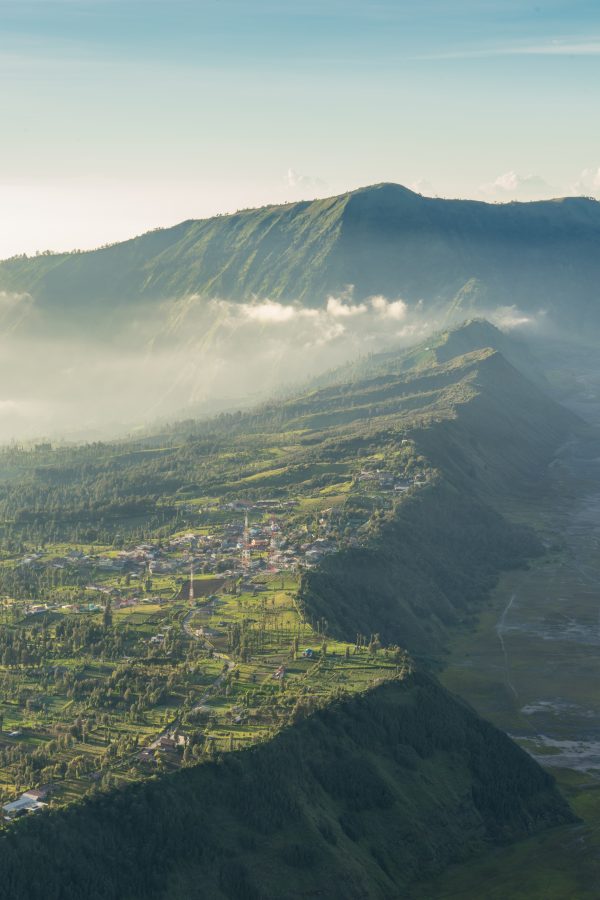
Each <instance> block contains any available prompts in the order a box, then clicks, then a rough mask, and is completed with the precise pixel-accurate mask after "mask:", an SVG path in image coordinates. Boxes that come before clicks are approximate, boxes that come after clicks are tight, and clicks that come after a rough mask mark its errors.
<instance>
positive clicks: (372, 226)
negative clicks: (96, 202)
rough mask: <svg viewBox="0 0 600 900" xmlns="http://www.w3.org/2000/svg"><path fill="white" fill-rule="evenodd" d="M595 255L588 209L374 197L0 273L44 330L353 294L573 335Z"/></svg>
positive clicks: (586, 310)
mask: <svg viewBox="0 0 600 900" xmlns="http://www.w3.org/2000/svg"><path fill="white" fill-rule="evenodd" d="M599 241H600V204H598V203H597V202H596V201H594V200H590V199H585V198H566V199H561V200H552V201H543V202H531V203H509V204H486V203H480V202H474V201H463V200H440V199H433V198H429V197H422V196H420V195H418V194H415V193H412V192H411V191H409V190H407V189H406V188H403V187H401V186H399V185H394V184H380V185H375V186H373V187H367V188H363V189H361V190H358V191H354V192H351V193H349V194H343V195H341V196H339V197H333V198H330V199H327V200H315V201H312V202H302V203H290V204H287V205H284V206H270V207H264V208H262V209H257V210H245V211H243V212H238V213H235V214H232V215H224V216H218V217H216V218H213V219H208V220H201V221H194V220H192V221H188V222H184V223H182V224H180V225H177V226H176V227H174V228H170V229H165V230H159V231H155V232H151V233H149V234H146V235H143V236H141V237H138V238H135V239H133V240H130V241H126V242H124V243H121V244H116V245H114V246H109V247H106V248H103V249H99V250H96V251H93V252H85V253H70V254H64V253H63V254H57V255H43V256H40V257H37V258H33V259H26V258H21V257H20V258H14V259H11V260H8V261H6V262H4V263H2V264H0V291H4V292H12V293H16V294H19V295H20V294H22V293H28V294H30V295H31V297H32V298H33V302H34V307H35V308H36V309H37V310H39V311H41V312H42V313H43V315H44V316H46V317H48V319H49V320H51V319H52V317H53V316H66V315H67V314H68V316H70V317H73V316H74V317H75V321H77V319H78V318H79V317H81V316H83V319H84V320H85V318H86V317H88V316H89V315H93V316H95V317H98V315H99V314H100V313H101V312H102V311H106V309H108V308H110V309H113V310H114V309H120V310H121V311H123V308H125V309H127V308H130V307H133V308H135V306H136V304H138V303H139V302H141V301H153V302H154V301H163V300H170V301H172V300H177V299H180V298H184V297H189V296H190V295H199V296H200V297H201V298H214V297H220V298H226V299H230V300H235V301H243V300H252V299H254V298H261V297H262V298H265V297H268V298H271V299H274V300H281V301H300V302H302V303H304V304H307V305H314V306H318V305H321V304H322V303H323V302H324V301H325V299H326V297H327V296H328V295H329V294H332V293H333V294H338V293H339V292H341V291H344V290H346V288H347V287H348V286H349V285H352V286H353V290H354V298H355V299H357V300H360V299H362V298H365V297H370V296H374V295H384V296H386V297H389V298H395V297H402V298H403V299H404V300H406V301H407V302H408V303H409V305H416V304H417V303H418V302H419V301H423V302H424V307H423V311H424V312H425V313H430V312H432V311H435V312H436V313H438V314H439V313H440V312H441V313H444V314H447V315H448V316H451V317H453V318H454V319H455V320H456V319H460V318H465V317H467V316H470V315H476V314H478V313H482V312H485V311H486V310H489V309H491V308H494V307H496V306H507V305H510V306H512V305H516V306H518V307H519V308H520V309H522V310H525V311H530V312H534V313H537V312H538V311H539V310H544V311H545V313H546V314H547V315H548V318H549V320H550V321H551V322H553V323H555V324H559V325H561V326H562V327H565V326H566V327H568V328H569V329H571V330H580V331H581V332H582V333H584V331H585V330H586V329H589V328H597V326H598V324H599V322H600V310H599V307H598V304H597V296H596V285H597V283H598V278H599V275H600V262H599V261H598V260H599V259H600V257H599V255H598V246H599ZM567 298H568V302H567ZM128 315H129V316H131V315H134V312H133V310H130V312H129V313H128ZM34 324H35V321H34V319H32V321H31V323H30V325H31V327H34ZM67 324H73V322H72V321H71V320H70V319H66V318H65V321H64V322H63V326H64V327H66V326H67Z"/></svg>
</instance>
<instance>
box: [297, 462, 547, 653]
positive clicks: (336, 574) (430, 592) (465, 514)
mask: <svg viewBox="0 0 600 900" xmlns="http://www.w3.org/2000/svg"><path fill="white" fill-rule="evenodd" d="M540 552H541V546H540V545H539V543H538V541H537V539H536V537H535V536H534V535H533V534H532V533H531V532H529V531H526V530H525V529H521V528H516V527H515V526H513V525H511V524H509V523H508V522H507V521H506V520H505V519H503V518H502V517H501V516H500V515H499V514H498V513H496V512H495V511H494V510H492V509H491V508H490V507H489V506H487V505H484V504H483V503H481V502H480V501H478V500H477V499H476V498H475V497H474V496H473V495H472V494H470V493H468V492H465V491H460V490H458V489H456V488H455V487H453V486H452V485H450V484H449V483H448V482H446V481H443V480H441V479H440V481H439V482H437V483H436V484H433V485H430V486H428V487H426V488H421V489H420V490H419V491H418V493H416V494H415V495H414V496H412V497H410V498H407V499H406V500H404V501H403V502H402V503H401V504H400V505H399V507H398V509H397V511H396V513H395V515H394V516H393V517H390V518H389V519H388V520H387V521H386V522H385V523H384V524H383V525H382V526H381V527H380V529H379V530H378V531H377V533H376V534H375V535H374V536H373V538H372V540H371V541H370V544H369V546H367V547H365V548H352V549H349V550H345V551H343V552H341V553H339V554H335V555H332V556H329V557H327V558H326V559H325V560H323V562H322V563H321V565H320V566H319V568H318V569H313V570H310V571H309V572H307V573H306V574H305V576H304V578H303V582H302V587H301V591H300V596H301V599H302V601H303V603H304V606H305V608H306V610H307V613H308V615H309V616H311V617H314V619H315V620H317V619H320V618H325V619H326V620H327V623H328V628H329V629H330V630H332V631H333V633H335V634H337V635H340V636H341V635H343V636H344V637H345V638H346V639H349V638H352V636H353V635H355V634H356V632H360V633H361V634H365V635H367V636H368V635H369V634H372V633H373V632H377V633H379V634H380V636H381V639H382V640H383V642H384V643H385V644H389V643H396V644H399V645H400V646H402V647H407V648H408V649H409V650H410V652H411V653H414V654H416V655H417V656H418V657H420V658H423V659H425V660H428V661H431V660H432V659H437V658H438V657H439V655H440V653H441V652H442V650H443V648H444V646H445V643H446V640H447V638H448V633H449V630H450V629H452V628H453V627H455V626H456V625H458V624H460V623H461V622H463V621H465V620H466V619H468V618H469V616H471V615H474V614H477V612H478V611H479V609H480V608H481V604H482V602H483V600H484V599H485V598H486V596H487V594H488V592H489V590H490V589H491V588H492V587H493V586H494V584H495V582H496V579H497V577H498V575H499V574H500V572H501V571H502V570H504V569H509V568H512V567H516V566H519V565H524V564H525V562H526V560H527V559H528V558H530V557H532V556H535V555H537V554H538V553H540Z"/></svg>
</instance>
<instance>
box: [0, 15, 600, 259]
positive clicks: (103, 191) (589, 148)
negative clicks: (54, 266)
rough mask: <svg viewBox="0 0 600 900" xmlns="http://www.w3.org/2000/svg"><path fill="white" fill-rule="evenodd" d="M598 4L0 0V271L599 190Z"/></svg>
mask: <svg viewBox="0 0 600 900" xmlns="http://www.w3.org/2000/svg"><path fill="white" fill-rule="evenodd" d="M599 67H600V4H599V3H598V2H597V0H587V2H583V0H570V2H563V0H538V2H535V0H534V2H528V0H457V2H446V0H419V2H415V0H410V2H406V0H382V2H370V0H302V2H298V0H277V2H275V0H167V2H164V0H0V78H1V79H2V82H1V83H2V90H1V91H0V210H1V215H0V258H4V257H7V256H11V255H13V254H16V253H33V252H35V251H37V250H41V251H43V250H45V249H52V250H63V249H74V248H82V249H83V248H88V247H93V246H98V245H101V244H103V243H106V242H112V241H117V240H121V239H125V238H127V237H129V236H132V235H134V234H139V233H141V232H143V231H147V230H149V229H151V228H155V227H164V226H168V225H171V224H175V223H176V222H178V221H181V220H183V219H188V218H201V217H205V216H210V215H214V214H216V213H219V212H229V211H233V210H236V209H239V208H245V207H249V206H260V205H264V204H266V203H281V202H287V201H291V200H298V199H310V198H312V197H316V196H328V195H331V194H337V193H341V192H343V191H345V190H350V189H353V188H356V187H359V186H362V185H366V184H371V183H377V182H382V181H395V182H399V183H401V184H404V185H407V186H408V187H412V188H413V189H415V190H418V191H420V192H422V193H424V194H428V195H432V196H433V195H437V196H442V197H470V198H476V199H485V200H489V201H494V202H506V201H510V200H529V199H541V198H546V197H553V196H564V195H566V194H585V195H588V196H597V197H599V198H600V117H599V116H598V115H597V96H598V89H599V87H600V75H599V72H600V68H599Z"/></svg>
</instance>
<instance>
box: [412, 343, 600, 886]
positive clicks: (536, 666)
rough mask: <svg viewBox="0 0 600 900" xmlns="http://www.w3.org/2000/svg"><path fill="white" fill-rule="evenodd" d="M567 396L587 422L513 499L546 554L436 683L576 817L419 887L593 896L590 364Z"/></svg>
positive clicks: (599, 834) (595, 493) (594, 553)
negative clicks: (526, 493)
mask: <svg viewBox="0 0 600 900" xmlns="http://www.w3.org/2000/svg"><path fill="white" fill-rule="evenodd" d="M587 362H588V366H584V367H582V371H583V372H587V374H582V375H581V376H580V377H579V379H578V388H577V391H576V393H575V394H574V395H572V396H570V398H569V401H568V402H569V405H570V406H571V408H573V409H575V410H576V411H577V412H578V414H579V415H581V416H582V417H583V418H584V419H585V420H586V421H587V422H589V423H590V425H591V427H590V429H589V430H587V431H586V432H584V433H583V434H580V435H579V436H578V437H576V438H573V439H571V440H569V441H568V442H567V443H566V444H565V445H564V446H563V447H562V448H561V449H560V451H559V452H558V454H557V457H556V459H555V461H554V462H553V463H552V464H551V466H550V468H549V472H548V478H549V491H548V493H547V495H545V496H543V497H540V498H539V499H538V501H537V502H536V503H535V504H530V505H527V506H521V507H520V508H519V507H514V506H513V509H512V512H513V515H514V516H515V517H519V516H520V517H521V518H522V519H524V520H526V521H529V522H530V523H531V524H532V525H534V526H535V527H536V529H537V530H538V531H539V533H540V534H541V535H542V536H543V538H544V541H545V543H546V546H547V548H548V550H547V553H546V555H545V556H544V557H542V558H541V559H540V560H538V561H534V562H532V563H531V564H530V567H529V569H528V571H526V572H518V573H505V574H504V575H502V576H501V578H500V581H499V583H498V585H497V587H496V588H495V589H494V591H493V592H492V594H491V598H490V603H489V606H488V608H487V609H486V610H485V611H484V612H483V614H482V616H481V618H480V620H479V623H478V625H477V627H476V629H475V632H474V633H473V634H465V635H463V636H462V637H459V638H457V639H455V640H454V641H453V642H452V650H451V655H450V658H449V660H448V664H447V666H446V668H445V669H444V671H443V672H442V674H441V680H442V682H443V683H444V684H445V685H446V686H447V687H448V688H449V689H450V690H452V691H454V692H456V693H458V694H460V696H463V697H465V699H467V700H468V701H469V702H470V703H472V704H473V706H474V707H475V708H476V709H477V710H478V711H479V712H480V713H481V714H482V715H484V716H486V717H487V718H489V719H490V720H491V721H493V722H494V723H495V724H497V725H499V726H500V727H501V728H502V729H504V730H506V731H507V732H508V733H509V734H510V735H511V736H512V737H513V738H514V739H515V740H516V741H517V742H518V743H519V744H520V745H521V746H522V747H524V748H525V749H526V750H527V751H528V752H529V753H530V754H531V755H532V756H533V757H534V759H536V760H537V761H538V762H539V763H540V764H542V765H543V766H544V767H546V768H548V769H549V771H551V772H552V773H553V775H554V776H555V777H556V778H557V781H558V783H559V785H560V786H561V788H562V790H563V791H564V793H565V796H567V798H568V799H569V801H570V803H571V804H572V806H573V809H574V810H575V812H576V813H577V814H578V815H579V816H580V817H581V820H582V821H581V824H580V825H578V826H574V827H573V826H571V827H569V829H568V830H567V831H561V832H557V833H556V834H547V835H545V836H543V837H540V838H537V839H535V840H534V841H532V842H530V843H527V844H525V845H523V846H522V847H519V848H514V849H511V850H505V851H495V852H494V853H493V854H491V855H490V856H488V857H483V858H482V859H481V860H480V862H479V864H478V865H477V864H476V865H475V866H473V865H471V866H469V867H468V869H467V868H466V867H465V868H460V867H459V868H457V869H456V871H454V872H450V873H446V875H445V876H444V878H443V880H442V881H440V882H439V883H437V884H428V885H427V886H426V887H425V888H424V889H423V894H419V893H418V894H417V895H418V896H419V897H421V896H422V897H423V898H425V897H427V898H430V897H436V898H440V900H444V898H448V900H450V898H453V897H456V898H458V897H460V898H465V900H466V898H469V900H470V898H473V900H475V898H477V897H479V896H480V893H479V890H480V888H479V885H480V883H481V879H485V881H486V885H487V887H486V896H489V897H492V898H498V900H500V898H503V897H506V896H510V897H511V898H512V897H523V898H527V900H531V898H536V900H537V898H540V900H545V898H557V900H563V898H572V900H580V898H582V900H583V898H585V900H587V898H590V900H591V898H595V897H596V896H597V895H598V891H599V890H600V699H599V694H598V684H599V679H600V657H599V655H598V648H599V646H600V589H599V585H600V553H599V550H600V490H599V484H600V434H599V432H598V426H599V425H600V414H599V413H600V407H599V404H598V391H597V388H598V377H597V375H596V373H595V370H594V366H593V364H592V366H591V367H590V365H589V359H588V360H587Z"/></svg>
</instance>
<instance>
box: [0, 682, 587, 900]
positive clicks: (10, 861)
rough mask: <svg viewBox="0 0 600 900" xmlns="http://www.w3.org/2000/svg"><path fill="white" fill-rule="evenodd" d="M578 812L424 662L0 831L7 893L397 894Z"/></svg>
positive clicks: (385, 899) (272, 898) (2, 891)
mask: <svg viewBox="0 0 600 900" xmlns="http://www.w3.org/2000/svg"><path fill="white" fill-rule="evenodd" d="M570 821H572V816H571V814H570V812H569V810H568V808H567V807H566V805H565V803H564V801H563V800H562V798H561V797H560V796H559V795H558V794H557V792H556V790H555V788H554V786H553V782H552V779H551V778H550V777H549V776H548V775H547V774H546V773H544V772H543V771H542V769H540V768H539V766H537V765H536V764H535V763H534V762H533V761H532V760H531V759H530V758H529V757H528V756H527V755H526V754H525V753H524V752H523V751H521V750H520V749H519V748H518V747H516V745H515V744H513V743H512V742H511V741H510V740H509V739H508V738H507V737H506V736H505V735H503V734H502V733H501V732H499V731H497V730H496V729H495V728H493V727H492V726H491V725H489V724H488V723H486V722H484V721H483V720H482V719H480V718H479V717H478V716H477V715H476V714H475V713H474V712H473V711H472V710H471V709H470V708H468V707H467V706H465V705H464V704H463V703H461V702H460V701H457V700H456V699H455V698H453V697H452V696H450V695H449V694H448V693H447V692H445V691H444V690H443V689H442V688H441V687H440V686H439V685H438V684H437V683H436V682H434V681H432V680H431V679H429V678H428V677H426V676H424V675H420V674H416V675H413V676H409V677H408V678H407V679H406V680H405V681H402V682H392V683H389V684H387V685H383V686H381V687H379V688H376V689H374V690H372V691H371V692H369V693H368V694H366V695H363V696H362V697H360V698H358V699H352V700H348V701H340V702H339V703H337V704H335V705H334V706H333V707H330V708H329V709H326V710H324V711H322V712H319V713H316V714H315V715H313V716H311V717H309V718H308V719H305V720H303V721H302V722H300V723H298V724H297V725H296V726H294V727H293V728H289V729H287V730H286V731H284V732H282V733H281V734H280V735H279V736H278V737H276V738H275V739H274V740H273V741H271V742H270V743H268V744H263V745H260V746H258V747H257V748H255V749H254V750H251V751H246V752H241V753H237V754H230V755H228V756H227V757H226V758H225V759H224V760H223V761H222V762H221V763H207V764H205V765H200V766H198V767H196V768H194V769H188V770H184V771H182V772H181V773H179V774H177V775H175V776H171V777H166V778H163V779H161V780H159V781H158V782H156V783H145V784H140V785H137V786H135V787H132V788H130V789H127V790H125V791H122V792H119V793H112V794H109V795H107V796H104V797H102V796H101V797H98V798H97V799H94V800H92V801H90V802H88V803H87V804H85V805H84V806H83V807H72V808H70V809H69V810H66V811H64V812H59V813H55V814H52V815H49V816H43V817H41V818H39V819H37V820H33V821H26V822H22V823H19V824H17V827H16V828H15V829H14V830H13V831H11V833H10V835H5V836H3V837H1V838H0V896H2V897H7V898H8V897H11V898H14V900H17V898H19V900H20V898H28V900H37V898H40V900H41V898H43V900H55V898H56V900H58V898H61V900H92V898H93V900H122V898H125V897H127V898H128V900H151V898H165V900H167V898H182V897H196V898H206V900H209V898H210V900H221V898H223V900H225V898H232V900H243V898H256V900H258V898H260V900H276V898H277V900H280V898H294V897H305V896H324V897H328V898H332V900H333V898H336V900H337V898H339V900H348V898H351V900H354V898H356V900H358V898H361V900H391V898H401V897H405V896H407V893H406V892H407V889H408V886H409V885H410V883H411V882H414V881H415V880H417V879H419V878H422V877H425V876H427V875H429V874H431V873H433V872H436V871H439V870H440V869H442V868H443V867H444V866H445V865H447V864H448V863H449V862H452V861H456V860H460V859H465V858H468V857H469V855H470V854H472V853H473V852H475V851H477V850H478V849H481V848H482V847H484V846H486V845H489V844H490V843H497V842H505V841H511V840H515V839H517V838H519V837H522V836H524V835H526V834H529V833H531V832H533V831H535V830H538V829H541V828H545V827H548V826H552V825H557V824H562V823H567V822H570ZM32 860H35V865H34V866H32V865H31V861H32Z"/></svg>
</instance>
